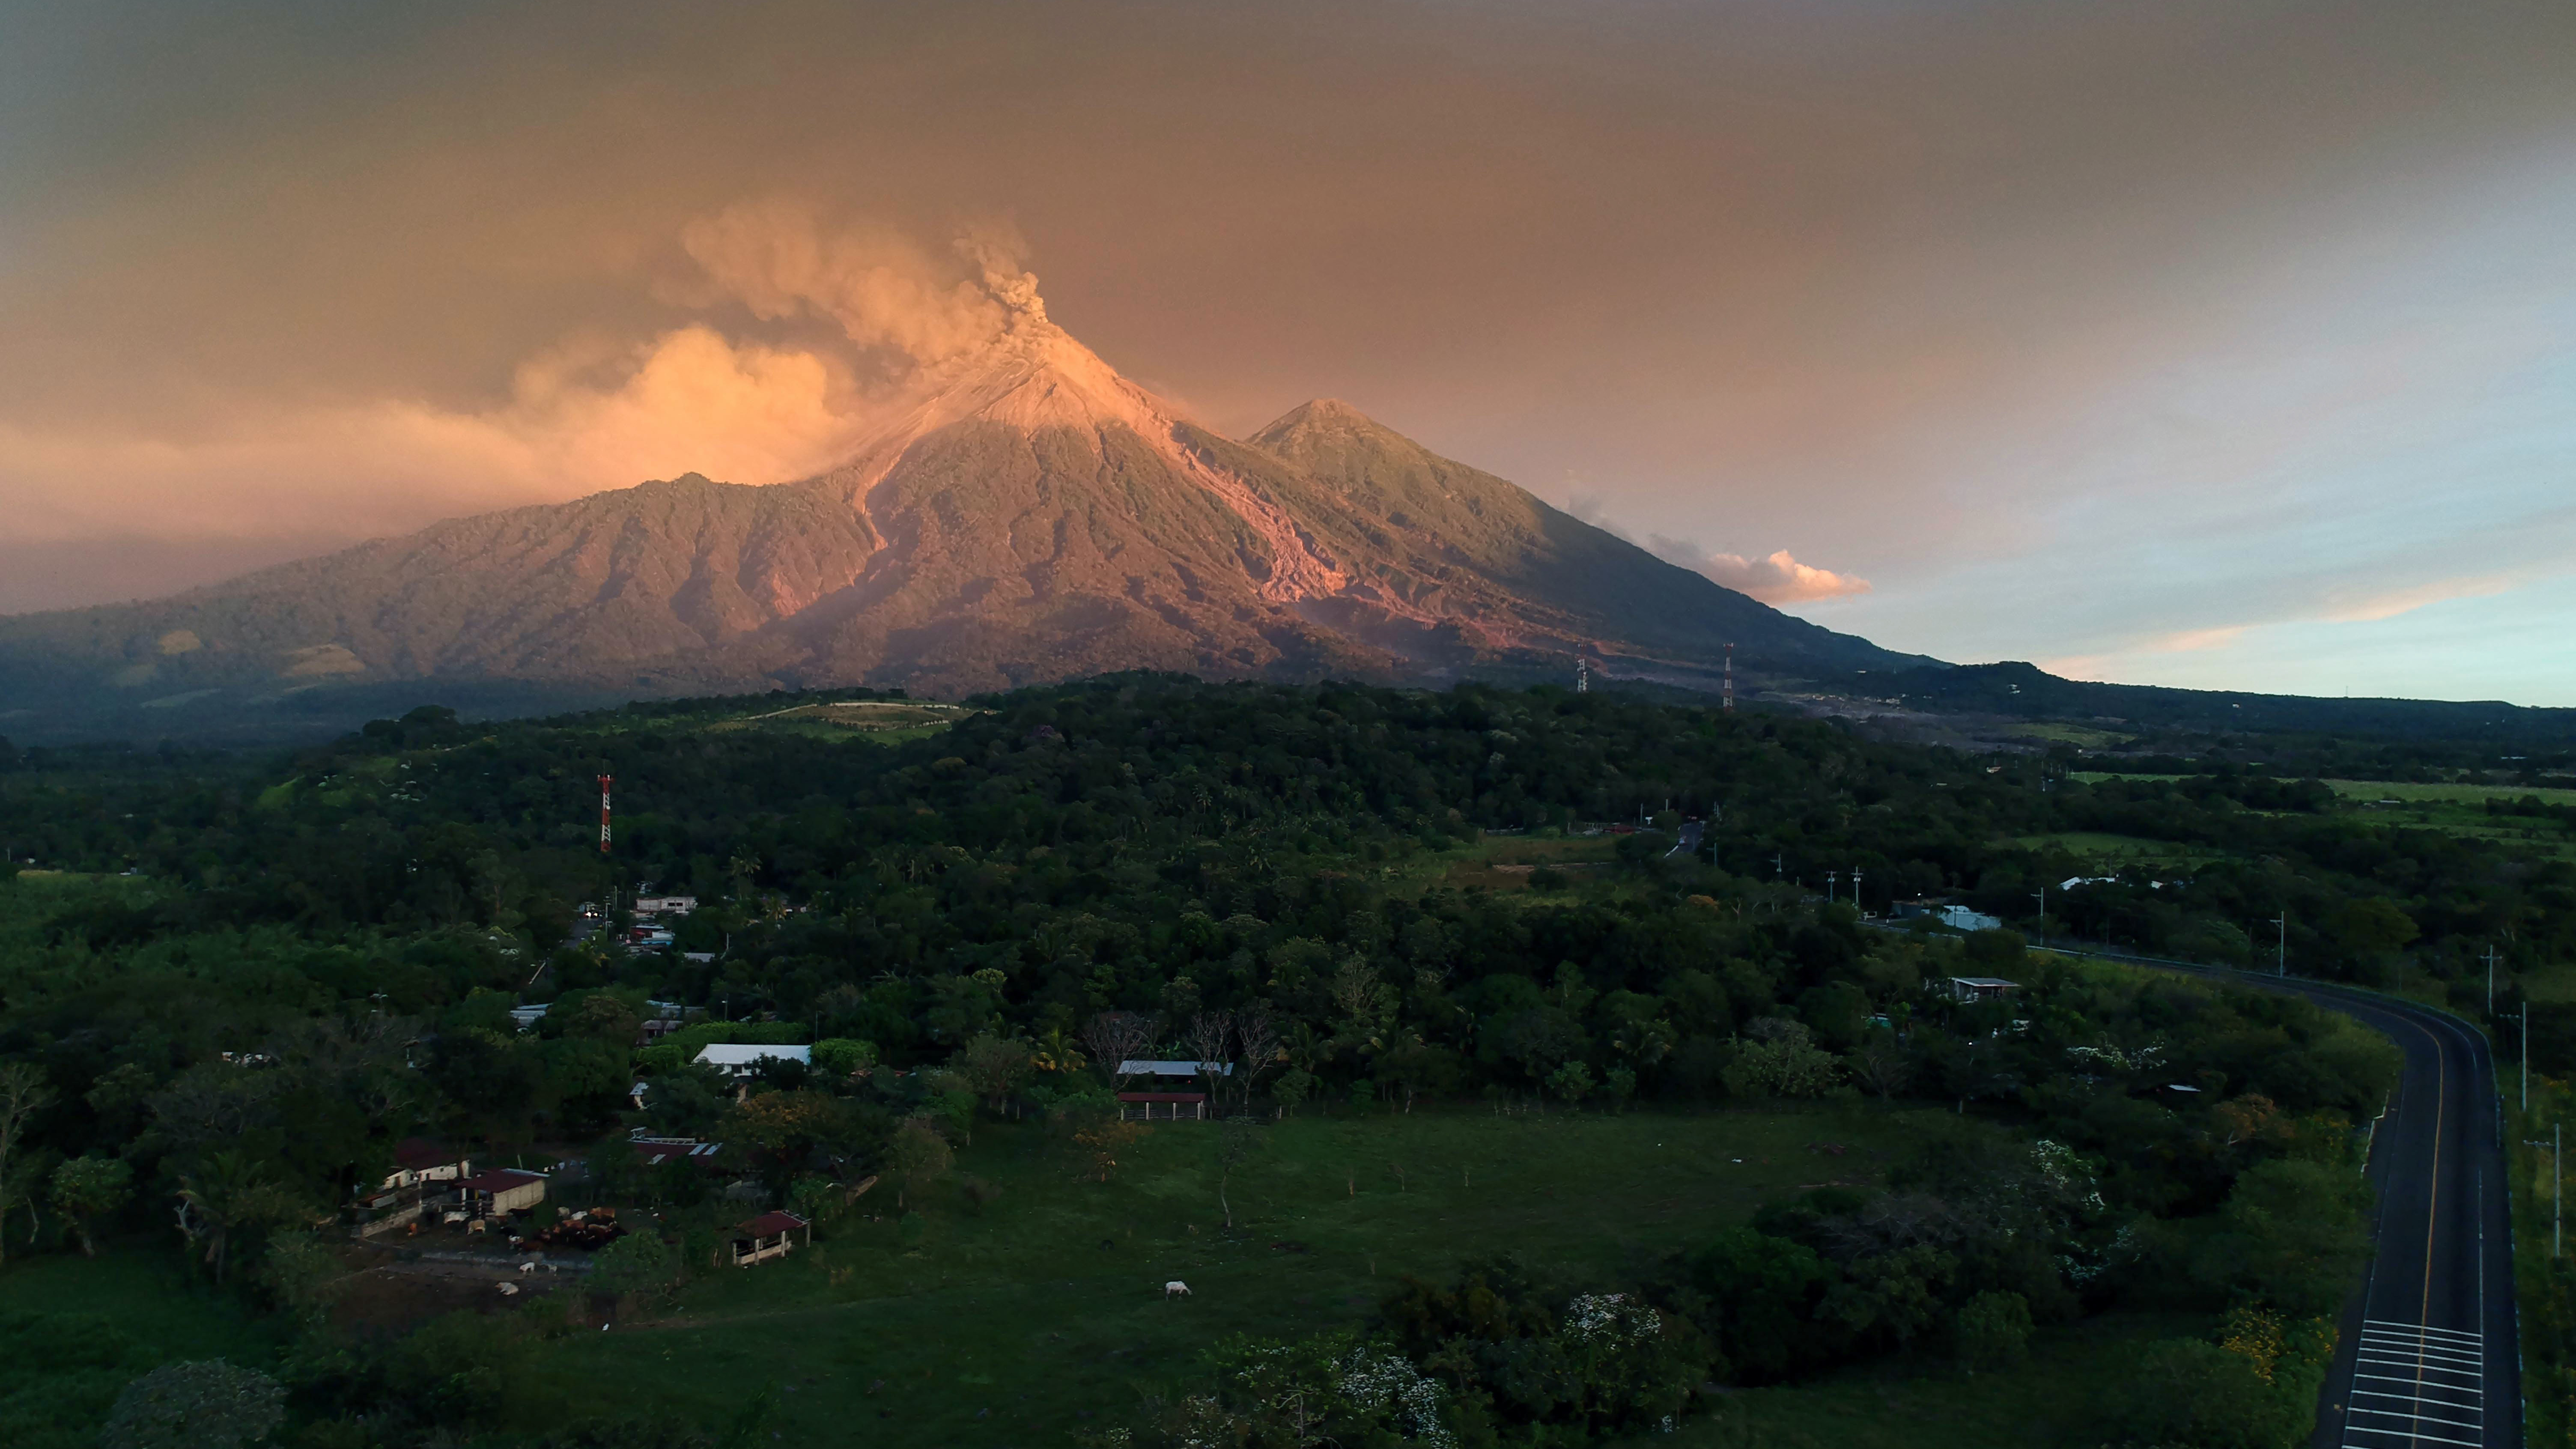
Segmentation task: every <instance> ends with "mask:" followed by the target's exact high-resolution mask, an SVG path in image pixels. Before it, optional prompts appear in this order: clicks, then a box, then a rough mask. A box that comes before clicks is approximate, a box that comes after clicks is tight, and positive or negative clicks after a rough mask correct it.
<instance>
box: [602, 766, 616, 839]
mask: <svg viewBox="0 0 2576 1449" xmlns="http://www.w3.org/2000/svg"><path fill="white" fill-rule="evenodd" d="M616 778H617V777H616V776H614V775H602V776H600V777H599V853H600V854H602V855H606V854H607V853H608V782H609V781H611V780H614V779H616Z"/></svg>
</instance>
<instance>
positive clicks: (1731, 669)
mask: <svg viewBox="0 0 2576 1449" xmlns="http://www.w3.org/2000/svg"><path fill="white" fill-rule="evenodd" d="M1717 698H1718V705H1717V707H1718V708H1719V709H1733V708H1735V646H1734V645H1732V644H1729V645H1727V646H1726V685H1725V688H1724V690H1723V692H1721V693H1720V694H1719V695H1718V697H1717Z"/></svg>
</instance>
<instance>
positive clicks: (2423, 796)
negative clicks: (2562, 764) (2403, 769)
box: [2325, 780, 2576, 806]
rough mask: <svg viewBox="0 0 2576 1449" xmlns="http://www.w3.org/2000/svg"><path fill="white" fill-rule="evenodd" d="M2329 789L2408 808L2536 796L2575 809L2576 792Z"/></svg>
mask: <svg viewBox="0 0 2576 1449" xmlns="http://www.w3.org/2000/svg"><path fill="white" fill-rule="evenodd" d="M2325 783H2326V788H2328V789H2330V790H2332V791H2334V792H2335V793H2336V794H2337V795H2340V796H2342V797H2343V798H2344V799H2347V800H2403V801H2406V802H2408V803H2409V804H2413V803H2417V802H2422V801H2439V802H2448V803H2456V804H2469V805H2479V806H2483V805H2484V804H2485V803H2486V802H2487V801H2488V800H2490V799H2495V800H2519V799H2521V798H2522V797H2524V796H2525V795H2537V796H2539V797H2540V798H2541V799H2542V800H2543V801H2545V802H2547V803H2549V804H2551V805H2576V790H2566V789H2559V788H2556V787H2551V788H2546V789H2542V788H2526V787H2524V786H2520V785H2403V784H2392V783H2390V782H2388V781H2385V780H2328V781H2326V782H2325Z"/></svg>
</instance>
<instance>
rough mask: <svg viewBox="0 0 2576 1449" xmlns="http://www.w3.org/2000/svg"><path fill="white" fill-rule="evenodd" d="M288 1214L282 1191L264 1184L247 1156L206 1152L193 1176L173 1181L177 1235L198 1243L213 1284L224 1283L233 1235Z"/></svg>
mask: <svg viewBox="0 0 2576 1449" xmlns="http://www.w3.org/2000/svg"><path fill="white" fill-rule="evenodd" d="M294 1212H295V1204H294V1202H293V1201H292V1200H291V1199H290V1198H288V1196H287V1195H286V1190H285V1189H283V1188H281V1187H279V1186H277V1185H276V1184H275V1183H273V1182H270V1181H269V1180H268V1169H267V1167H266V1166H265V1165H264V1164H262V1163H261V1162H259V1161H258V1159H256V1158H253V1157H251V1156H250V1155H248V1154H247V1153H243V1152H238V1151H234V1152H217V1153H212V1154H210V1155H208V1156H207V1158H206V1160H205V1162H204V1164H203V1165H202V1166H200V1167H199V1168H198V1169H197V1170H196V1171H195V1172H190V1173H183V1174H181V1175H180V1178H179V1231H180V1232H181V1233H183V1234H185V1235H186V1236H187V1238H188V1241H189V1242H191V1243H197V1244H203V1245H204V1253H205V1260H206V1263H207V1266H209V1267H211V1268H213V1269H214V1270H215V1281H216V1282H217V1283H221V1282H223V1281H224V1267H225V1264H226V1263H227V1261H228V1260H229V1259H230V1257H231V1254H232V1239H233V1235H234V1234H235V1233H238V1232H242V1231H244V1230H246V1229H249V1228H253V1227H257V1226H258V1225H260V1224H262V1223H271V1222H280V1221H283V1220H285V1219H286V1218H289V1217H292V1216H293V1215H294Z"/></svg>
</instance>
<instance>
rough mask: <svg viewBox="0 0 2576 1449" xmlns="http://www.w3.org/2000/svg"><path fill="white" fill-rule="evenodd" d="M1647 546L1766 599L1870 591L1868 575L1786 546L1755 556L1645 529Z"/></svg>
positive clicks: (1793, 600) (1804, 599) (1794, 600)
mask: <svg viewBox="0 0 2576 1449" xmlns="http://www.w3.org/2000/svg"><path fill="white" fill-rule="evenodd" d="M1646 546H1647V547H1648V548H1649V549H1651V550H1652V551H1653V552H1654V554H1655V555H1656V556H1657V557H1659V558H1661V559H1663V560H1664V561H1665V562H1667V563H1675V564H1679V565H1681V566H1682V567H1683V568H1686V569H1689V570H1690V571H1691V572H1693V573H1696V574H1701V575H1703V576H1705V577H1707V578H1708V579H1709V580H1710V581H1712V582H1714V583H1718V584H1722V585H1724V586H1726V587H1727V588H1730V589H1733V590H1735V591H1736V592H1737V593H1739V594H1749V595H1751V596H1752V597H1754V598H1757V599H1760V600H1761V601H1762V602H1764V603H1766V604H1805V603H1812V602H1814V601H1816V600H1818V599H1846V598H1850V597H1852V596H1853V595H1855V594H1866V593H1868V592H1869V580H1867V579H1864V578H1857V577H1855V576H1853V575H1851V574H1841V573H1836V572H1834V571H1833V570H1831V569H1820V568H1817V567H1815V566H1814V565H1812V564H1803V563H1800V562H1798V561H1797V560H1796V559H1794V558H1792V557H1790V555H1789V551H1788V550H1787V549H1785V548H1783V549H1774V550H1773V551H1772V552H1770V553H1768V554H1766V555H1764V556H1762V557H1760V558H1747V557H1745V556H1744V555H1743V554H1740V553H1712V552H1710V551H1709V550H1707V549H1704V548H1702V547H1700V546H1699V545H1698V544H1696V543H1693V542H1691V541H1690V540H1688V539H1681V538H1666V537H1665V536H1664V535H1662V534H1660V533H1658V534H1650V535H1648V536H1647V540H1646Z"/></svg>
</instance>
